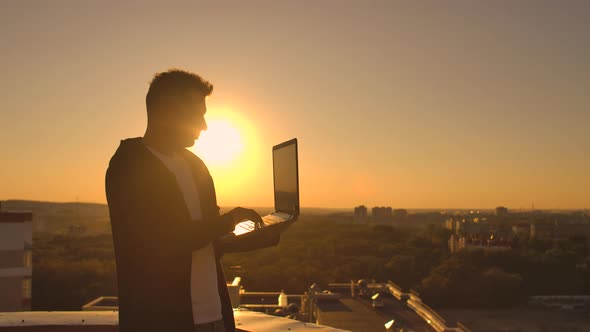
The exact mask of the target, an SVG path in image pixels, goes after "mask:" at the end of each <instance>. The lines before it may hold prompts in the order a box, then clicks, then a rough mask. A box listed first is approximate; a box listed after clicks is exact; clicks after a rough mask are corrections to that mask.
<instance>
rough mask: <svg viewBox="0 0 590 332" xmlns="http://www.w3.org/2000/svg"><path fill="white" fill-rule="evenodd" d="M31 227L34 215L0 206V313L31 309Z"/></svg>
mask: <svg viewBox="0 0 590 332" xmlns="http://www.w3.org/2000/svg"><path fill="white" fill-rule="evenodd" d="M0 204H1V202H0ZM32 227H33V214H32V213H31V212H12V211H2V206H1V205H0V294H1V295H0V312H7V311H28V310H31V287H32V286H31V276H32V270H33V268H32V265H33V256H32V249H33V246H32V243H33V228H32Z"/></svg>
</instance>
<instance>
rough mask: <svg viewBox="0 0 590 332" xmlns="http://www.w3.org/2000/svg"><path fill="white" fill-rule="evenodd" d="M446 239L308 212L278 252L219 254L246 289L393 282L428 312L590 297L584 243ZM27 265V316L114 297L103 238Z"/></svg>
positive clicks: (54, 241) (53, 244)
mask: <svg viewBox="0 0 590 332" xmlns="http://www.w3.org/2000/svg"><path fill="white" fill-rule="evenodd" d="M448 237H449V233H448V231H447V230H446V229H444V228H442V227H441V226H440V225H438V226H435V225H430V226H425V227H409V226H408V227H397V228H393V227H390V226H366V225H353V224H350V223H347V222H336V221H334V218H333V217H329V216H313V215H311V216H304V217H302V218H301V219H300V220H299V221H298V222H297V223H296V224H295V225H293V226H292V227H291V228H290V229H289V230H287V231H286V232H285V234H283V236H282V239H281V243H280V244H279V245H278V246H276V247H271V248H266V249H262V250H257V251H252V252H246V253H236V254H228V255H225V256H224V257H223V265H224V267H225V271H226V277H227V279H228V280H231V279H232V278H233V277H235V276H240V277H242V284H243V285H244V287H245V288H246V289H247V290H251V291H255V290H259V291H263V290H267V291H270V290H273V291H277V290H280V289H284V290H285V291H286V292H287V293H302V292H303V291H305V290H306V289H307V288H308V287H309V286H310V285H311V284H312V283H318V284H319V285H320V286H327V284H328V283H330V282H348V281H350V280H358V279H361V278H367V279H374V280H375V281H377V282H381V281H387V280H392V281H394V282H395V283H396V284H398V285H399V286H401V287H402V288H403V289H404V290H410V289H413V290H415V291H417V292H419V293H420V295H421V297H422V298H423V299H424V300H425V301H426V302H427V303H428V304H430V305H432V306H434V307H457V306H459V307H504V306H510V305H515V304H519V303H522V301H524V300H526V297H527V296H530V295H537V294H581V293H583V294H590V272H589V269H588V266H589V265H590V255H589V253H590V252H589V248H588V247H587V242H586V241H585V239H583V238H580V239H575V238H574V239H571V240H569V241H560V242H557V243H552V242H534V243H527V244H521V245H519V248H515V249H513V250H509V251H505V252H484V251H481V250H480V251H462V252H459V253H458V254H454V255H450V253H449V251H448V247H447V240H448ZM33 259H34V261H33V309H34V310H79V309H80V308H81V306H82V305H83V304H85V303H87V302H89V301H91V300H93V299H95V298H97V297H99V296H101V295H116V292H117V291H116V290H117V285H116V273H115V262H114V253H113V244H112V238H111V236H110V235H108V234H107V235H96V236H74V235H58V236H50V235H44V236H43V237H40V238H35V239H34V253H33ZM162 268H166V267H162ZM170 268H172V267H170Z"/></svg>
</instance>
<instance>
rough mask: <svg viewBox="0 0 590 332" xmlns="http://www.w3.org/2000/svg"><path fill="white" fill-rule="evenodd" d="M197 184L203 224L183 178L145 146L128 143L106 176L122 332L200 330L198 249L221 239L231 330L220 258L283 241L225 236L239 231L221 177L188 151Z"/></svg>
mask: <svg viewBox="0 0 590 332" xmlns="http://www.w3.org/2000/svg"><path fill="white" fill-rule="evenodd" d="M183 157H184V159H185V160H186V161H187V162H188V164H189V166H190V169H191V171H192V175H193V178H194V180H195V184H196V186H197V189H198V192H199V198H200V204H201V211H202V215H203V218H202V220H198V221H192V220H191V218H190V214H189V211H188V209H187V207H186V204H185V203H184V198H183V196H182V192H181V191H180V188H179V186H178V184H177V182H176V177H175V176H174V174H173V173H172V172H170V171H169V170H168V169H167V168H166V166H165V165H164V164H163V163H162V162H161V161H160V160H159V159H158V158H157V157H156V156H154V155H153V154H152V153H151V152H150V151H149V150H148V149H147V148H146V147H145V146H144V145H143V143H142V138H141V137H136V138H130V139H125V140H122V141H121V145H120V146H119V148H118V149H117V151H116V152H115V154H114V155H113V157H112V158H111V161H110V163H109V168H108V170H107V172H106V181H105V182H106V195H107V201H108V204H109V211H110V218H111V227H112V231H113V241H114V245H115V256H116V263H117V279H118V290H119V331H121V332H127V331H148V330H149V331H155V330H159V331H178V332H182V331H186V332H189V331H193V314H192V304H191V292H190V282H191V275H190V274H191V261H192V251H194V250H196V249H199V248H202V247H204V246H205V245H207V244H209V243H211V242H213V245H214V248H215V255H216V258H217V259H216V265H217V279H218V286H219V287H218V291H219V296H220V298H221V303H222V313H223V319H224V321H225V325H226V327H227V330H228V331H235V324H234V318H233V311H232V308H231V303H230V299H229V294H228V291H227V286H226V280H225V277H224V274H223V269H222V267H221V264H220V262H219V259H220V258H221V256H222V255H223V253H224V252H232V251H246V250H252V249H257V248H261V247H266V246H269V245H276V244H277V243H278V240H279V239H278V236H275V237H272V238H271V237H264V238H257V239H245V240H244V239H242V238H239V239H238V238H235V237H233V238H230V239H229V240H224V241H223V242H222V241H219V240H218V238H219V237H220V236H222V235H224V234H226V233H229V232H231V231H232V229H233V227H231V226H230V222H229V221H228V220H227V219H226V218H228V216H225V217H224V216H220V215H219V207H218V206H217V200H216V197H215V188H214V185H213V180H212V178H211V176H210V175H209V171H208V170H207V167H206V166H205V164H204V163H203V162H202V161H201V159H199V158H198V157H197V156H195V155H194V154H193V153H191V152H190V151H188V150H184V151H183Z"/></svg>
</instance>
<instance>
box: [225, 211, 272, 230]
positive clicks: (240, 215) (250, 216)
mask: <svg viewBox="0 0 590 332" xmlns="http://www.w3.org/2000/svg"><path fill="white" fill-rule="evenodd" d="M226 214H229V215H230V216H232V218H233V220H234V226H235V225H237V224H239V223H241V222H242V221H244V220H251V221H253V222H254V223H256V224H257V225H258V226H259V227H262V226H263V225H264V223H263V222H262V218H260V215H259V214H258V213H256V211H254V210H252V209H245V208H243V207H237V208H235V209H232V210H231V211H229V212H227V213H226Z"/></svg>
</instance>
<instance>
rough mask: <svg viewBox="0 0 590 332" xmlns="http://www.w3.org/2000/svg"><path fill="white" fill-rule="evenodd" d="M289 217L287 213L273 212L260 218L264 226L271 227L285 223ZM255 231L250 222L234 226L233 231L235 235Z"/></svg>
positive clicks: (252, 223) (254, 225)
mask: <svg viewBox="0 0 590 332" xmlns="http://www.w3.org/2000/svg"><path fill="white" fill-rule="evenodd" d="M290 217H291V215H289V214H288V213H279V212H275V213H273V214H269V215H266V216H264V217H262V221H263V222H264V224H265V225H273V224H278V223H280V222H283V221H286V220H288V219H289V218H290ZM255 229H256V223H254V222H253V221H251V220H246V221H242V222H241V223H239V224H237V225H236V228H235V229H234V232H233V233H234V234H235V235H241V234H244V233H248V232H251V231H253V230H255Z"/></svg>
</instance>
